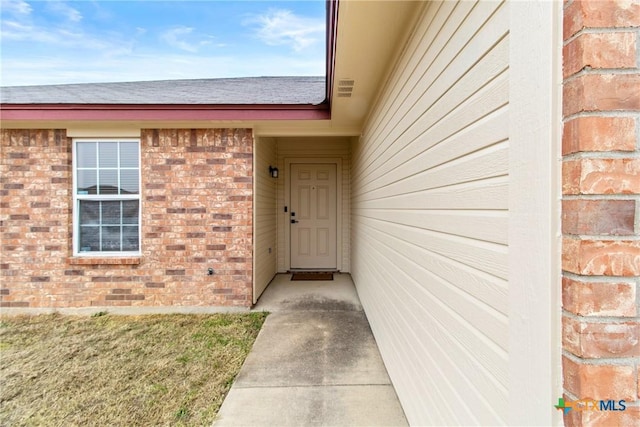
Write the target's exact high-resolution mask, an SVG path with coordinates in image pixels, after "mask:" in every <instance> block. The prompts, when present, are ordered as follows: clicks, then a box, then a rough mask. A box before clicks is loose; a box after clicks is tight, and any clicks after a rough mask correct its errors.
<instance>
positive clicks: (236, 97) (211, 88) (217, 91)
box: [0, 77, 326, 105]
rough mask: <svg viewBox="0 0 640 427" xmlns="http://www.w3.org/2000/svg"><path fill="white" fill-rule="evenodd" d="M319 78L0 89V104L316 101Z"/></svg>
mask: <svg viewBox="0 0 640 427" xmlns="http://www.w3.org/2000/svg"><path fill="white" fill-rule="evenodd" d="M325 83H326V82H325V78H324V77H242V78H228V79H195V80H160V81H148V82H125V83H82V84H65V85H47V86H12V87H11V86H7V87H1V88H0V102H1V103H2V104H87V105H90V104H114V105H117V104H136V105H172V104H176V105H178V104H182V105H185V104H200V105H317V104H320V103H322V102H323V101H324V99H325V94H326V89H325Z"/></svg>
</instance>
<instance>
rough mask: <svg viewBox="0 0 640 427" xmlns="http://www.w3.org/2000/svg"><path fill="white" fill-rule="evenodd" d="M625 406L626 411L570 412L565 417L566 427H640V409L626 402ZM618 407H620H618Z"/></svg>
mask: <svg viewBox="0 0 640 427" xmlns="http://www.w3.org/2000/svg"><path fill="white" fill-rule="evenodd" d="M618 400H619V399H618ZM618 400H616V402H617V401H618ZM625 406H626V409H625V410H624V411H569V413H568V414H567V415H565V417H564V420H565V426H567V427H570V426H580V427H628V426H637V425H640V407H637V406H629V402H626V405H625ZM618 407H620V406H619V405H618Z"/></svg>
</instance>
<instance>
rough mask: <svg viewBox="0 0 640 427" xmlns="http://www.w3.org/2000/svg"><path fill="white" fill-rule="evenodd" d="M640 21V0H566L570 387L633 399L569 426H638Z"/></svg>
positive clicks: (574, 392)
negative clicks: (639, 52) (621, 409)
mask: <svg viewBox="0 0 640 427" xmlns="http://www.w3.org/2000/svg"><path fill="white" fill-rule="evenodd" d="M639 26H640V2H639V1H638V0H616V1H613V0H612V1H602V0H595V1H594V0H589V1H578V0H573V1H566V2H565V3H564V48H563V73H564V91H563V92H564V93H563V116H564V130H563V140H562V154H563V174H562V175H563V178H562V188H563V201H562V232H563V254H562V268H563V281H562V305H563V322H562V323H563V325H562V326H563V353H564V355H563V376H564V392H565V397H566V398H567V399H570V400H576V399H584V398H591V399H596V400H599V399H614V400H621V399H624V400H625V401H626V404H627V410H626V411H606V412H604V411H575V410H573V411H570V412H569V413H568V414H567V415H565V424H567V425H589V426H591V425H633V424H635V425H640V412H639V410H640V404H639V396H640V395H639V391H640V390H639V388H640V387H639V380H638V356H640V322H639V318H638V316H639V314H640V313H639V311H638V285H639V279H638V276H639V275H640V220H639V216H640V215H639V211H640V145H639V138H638V135H639V134H640V114H639V113H640V74H639V68H638V66H639V64H638V57H639V56H638V40H639V36H640V28H639Z"/></svg>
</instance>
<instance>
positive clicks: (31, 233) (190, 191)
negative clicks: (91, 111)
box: [0, 129, 253, 307]
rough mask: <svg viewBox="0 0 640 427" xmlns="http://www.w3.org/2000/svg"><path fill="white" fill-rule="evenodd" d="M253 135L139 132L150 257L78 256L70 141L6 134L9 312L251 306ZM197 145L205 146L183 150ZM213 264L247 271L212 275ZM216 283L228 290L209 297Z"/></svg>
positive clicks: (36, 133)
mask: <svg viewBox="0 0 640 427" xmlns="http://www.w3.org/2000/svg"><path fill="white" fill-rule="evenodd" d="M252 138H253V137H252V133H251V131H250V130H239V129H169V130H165V129H151V130H142V132H141V150H140V154H141V167H142V170H141V176H142V180H143V182H142V186H141V189H142V194H141V198H142V199H143V200H145V201H147V200H148V201H151V202H149V203H144V207H143V210H142V218H141V222H142V229H141V233H142V236H144V240H143V251H144V252H143V253H142V255H141V256H137V257H72V256H71V253H72V248H71V243H72V239H71V236H70V232H71V230H72V219H73V218H72V209H71V206H72V200H73V199H72V188H71V186H72V180H71V177H72V171H73V168H72V165H71V140H70V139H67V138H66V135H65V134H64V131H60V130H2V131H1V139H0V144H1V149H2V168H3V171H4V170H7V171H10V170H13V172H11V173H12V174H13V175H12V176H11V178H12V179H11V181H6V180H3V181H0V186H1V185H2V184H9V187H10V190H5V189H4V188H2V190H0V196H1V199H0V206H5V207H10V208H11V215H14V216H13V219H11V218H10V217H9V214H8V213H7V214H6V215H5V217H4V218H3V220H4V221H3V223H2V225H3V229H2V230H1V231H0V240H1V241H2V242H3V250H2V253H1V254H0V257H1V258H2V259H1V260H0V265H2V266H5V265H6V266H7V268H4V267H3V268H4V269H2V274H3V276H4V277H3V278H4V279H6V278H7V277H10V278H11V289H10V293H9V294H8V295H2V298H4V300H3V301H2V302H3V304H4V306H12V307H14V306H29V307H74V306H75V307H83V306H96V307H97V306H104V305H115V306H131V305H132V304H135V305H148V306H152V305H153V306H162V305H164V306H168V305H183V306H187V305H236V306H248V305H250V304H251V285H252V283H251V278H252V271H251V268H252V262H251V260H252V244H253V230H252V226H253V224H252V222H251V219H252V217H253V211H252V209H253V206H252V203H251V202H250V200H252V188H251V185H250V182H251V179H248V178H243V177H251V176H252V167H253V165H252V163H253V161H252V149H253V139H252ZM194 143H195V144H196V148H202V150H195V151H194V150H191V151H189V150H187V148H194V146H193V145H192V144H194ZM233 153H242V154H241V155H239V156H237V157H236V158H235V159H233V163H232V164H229V165H227V164H226V160H225V159H224V158H221V159H219V160H221V162H211V163H209V164H207V163H208V162H207V160H218V159H215V157H216V156H218V157H229V158H231V156H232V155H233ZM198 166H204V167H200V168H198ZM3 177H4V175H3ZM234 180H235V181H239V182H240V183H239V184H233V182H234ZM244 182H246V184H245V183H244ZM54 183H55V184H54ZM229 184H231V185H229ZM236 187H243V188H236ZM234 198H238V200H246V201H247V202H243V203H239V202H236V201H234V200H233V199H234ZM167 209H170V210H171V212H173V213H172V214H171V215H167V214H166V212H167ZM212 212H219V213H221V214H225V215H230V216H229V220H230V222H231V223H230V224H228V225H229V227H230V228H229V229H228V232H225V233H220V234H219V233H215V232H213V231H212V230H211V227H212V226H216V225H219V224H217V223H216V222H212V221H211V217H210V216H209V215H210V213H212ZM36 217H37V223H36V222H34V221H35V218H36ZM225 225H226V224H225ZM150 236H151V237H152V238H149V237H150ZM185 241H188V242H189V244H188V245H184V242H185ZM209 249H210V250H211V251H215V253H211V252H209ZM227 258H242V259H245V260H246V262H245V263H242V264H238V263H233V262H231V261H227ZM212 260H214V261H215V263H216V265H215V267H216V269H217V270H221V271H232V270H235V269H241V270H242V275H238V276H228V275H227V276H218V275H215V276H207V275H206V269H207V268H208V267H210V266H212V267H213V265H212V264H211V265H210V264H209V263H211V262H212ZM218 260H220V261H218ZM34 263H37V268H35V267H34ZM70 266H73V267H70ZM18 273H19V274H18ZM30 280H35V281H37V283H33V282H31V281H30ZM45 280H48V281H45ZM216 285H218V286H222V285H224V286H228V287H229V288H230V289H232V292H231V293H230V294H229V295H226V294H222V295H215V294H212V293H211V292H210V289H211V286H216ZM3 292H4V291H3ZM7 292H9V290H7ZM5 293H6V292H5ZM7 298H10V300H7ZM27 301H28V302H27Z"/></svg>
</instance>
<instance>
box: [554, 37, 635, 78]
mask: <svg viewBox="0 0 640 427" xmlns="http://www.w3.org/2000/svg"><path fill="white" fill-rule="evenodd" d="M562 58H563V61H562V68H563V74H564V77H565V78H566V77H568V76H571V75H573V74H575V73H577V72H578V71H580V70H582V69H584V68H586V67H588V68H590V69H606V68H636V33H633V32H618V33H585V34H582V35H580V36H579V37H576V38H575V39H573V40H572V41H571V42H569V43H568V44H567V45H566V46H564V48H563V51H562Z"/></svg>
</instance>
